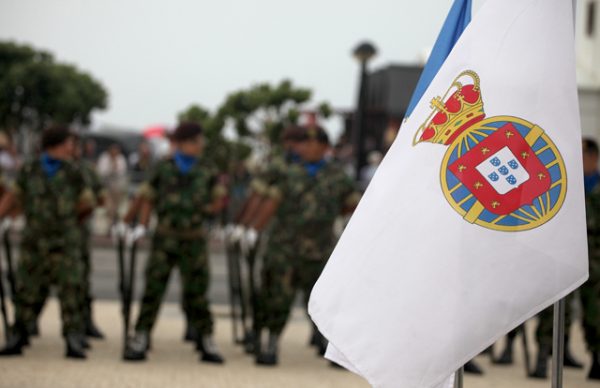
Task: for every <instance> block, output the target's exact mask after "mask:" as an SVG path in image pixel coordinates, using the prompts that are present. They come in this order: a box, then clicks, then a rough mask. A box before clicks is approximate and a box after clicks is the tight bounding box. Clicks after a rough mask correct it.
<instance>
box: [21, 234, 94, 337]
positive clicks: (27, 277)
mask: <svg viewBox="0 0 600 388" xmlns="http://www.w3.org/2000/svg"><path fill="white" fill-rule="evenodd" d="M79 242H80V241H79V239H78V233H76V232H72V233H64V236H63V237H52V238H44V236H27V235H26V236H25V237H24V238H23V242H22V243H21V252H20V260H19V266H18V269H17V295H16V298H15V317H16V319H15V321H16V324H17V325H24V327H26V328H28V327H31V326H32V325H35V321H36V320H37V318H38V313H39V311H38V310H39V303H40V300H41V299H42V298H43V299H45V298H46V297H47V295H48V293H49V289H50V286H51V285H55V286H56V287H57V289H58V298H59V300H60V307H61V317H62V322H63V334H64V335H66V334H71V333H82V332H83V317H82V314H81V294H82V287H83V284H82V283H83V281H82V280H83V278H82V274H83V272H82V265H81V259H80V250H79ZM43 299H42V300H43Z"/></svg>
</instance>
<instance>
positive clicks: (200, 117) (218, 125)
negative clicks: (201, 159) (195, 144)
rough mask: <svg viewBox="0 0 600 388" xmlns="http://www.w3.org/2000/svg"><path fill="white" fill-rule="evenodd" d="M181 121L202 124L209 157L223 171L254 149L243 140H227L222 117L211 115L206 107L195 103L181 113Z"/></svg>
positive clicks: (230, 167)
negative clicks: (224, 134)
mask: <svg viewBox="0 0 600 388" xmlns="http://www.w3.org/2000/svg"><path fill="white" fill-rule="evenodd" d="M178 120H179V122H183V121H188V122H195V123H198V124H200V125H201V126H202V127H203V129H204V135H205V138H206V145H207V147H206V151H205V155H206V157H207V158H209V159H211V160H213V161H214V162H215V163H216V164H217V166H219V168H220V169H221V171H229V170H231V169H232V168H234V167H235V163H236V161H241V160H245V159H246V158H247V157H248V156H249V155H250V153H251V152H252V149H251V148H250V146H248V145H247V144H245V143H244V142H243V141H240V140H237V141H233V140H227V139H226V138H225V137H224V136H223V127H224V125H225V123H224V121H223V120H222V118H221V117H219V116H217V115H215V116H213V115H211V113H210V112H209V111H208V110H207V109H205V108H204V107H202V106H200V105H197V104H193V105H190V106H189V107H188V108H187V109H186V110H184V111H183V112H181V113H179V115H178Z"/></svg>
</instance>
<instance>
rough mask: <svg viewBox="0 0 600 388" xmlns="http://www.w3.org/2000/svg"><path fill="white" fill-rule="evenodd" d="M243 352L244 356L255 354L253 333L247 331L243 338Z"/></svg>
mask: <svg viewBox="0 0 600 388" xmlns="http://www.w3.org/2000/svg"><path fill="white" fill-rule="evenodd" d="M244 352H246V354H255V352H256V335H255V334H254V331H249V332H248V333H246V336H245V337H244Z"/></svg>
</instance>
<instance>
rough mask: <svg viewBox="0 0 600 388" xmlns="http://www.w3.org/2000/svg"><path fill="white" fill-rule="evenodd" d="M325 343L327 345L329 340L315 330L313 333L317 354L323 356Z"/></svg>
mask: <svg viewBox="0 0 600 388" xmlns="http://www.w3.org/2000/svg"><path fill="white" fill-rule="evenodd" d="M327 345H329V341H327V338H325V336H323V334H321V332H320V331H318V330H317V331H316V335H315V347H316V348H317V354H318V355H319V356H321V357H324V356H325V353H326V352H327Z"/></svg>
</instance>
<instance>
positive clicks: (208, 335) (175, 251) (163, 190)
mask: <svg viewBox="0 0 600 388" xmlns="http://www.w3.org/2000/svg"><path fill="white" fill-rule="evenodd" d="M172 140H173V142H174V144H175V147H176V151H175V153H174V155H173V156H172V157H171V158H169V159H166V160H163V161H161V162H159V163H158V164H157V165H156V167H155V168H154V171H153V172H152V173H151V174H150V176H149V179H148V180H147V182H146V183H144V184H143V185H142V187H141V188H140V192H139V193H138V198H139V199H140V201H141V202H140V203H139V204H138V206H139V209H140V215H139V220H140V224H139V225H138V226H137V227H136V228H135V230H133V231H132V232H131V239H132V240H136V239H138V238H140V237H142V236H143V235H145V233H146V227H147V225H148V221H149V219H150V213H151V210H152V209H153V208H154V209H155V211H156V213H157V216H158V225H157V228H156V231H155V233H154V236H153V238H152V250H151V253H150V257H149V259H148V263H147V266H146V272H145V277H146V286H145V290H144V296H143V299H142V305H141V310H140V314H139V317H138V320H137V324H136V327H135V331H136V334H135V336H134V337H133V338H132V339H131V340H130V341H129V343H128V346H127V348H126V350H125V353H124V355H123V357H124V359H126V360H131V361H139V360H144V359H146V352H147V351H148V347H149V341H150V332H151V330H152V328H153V326H154V323H155V321H156V316H157V314H158V311H159V307H160V303H161V300H162V297H163V295H164V292H165V289H166V286H167V281H168V280H169V275H170V273H171V269H172V268H173V266H175V265H176V266H178V267H179V272H180V274H181V277H182V281H183V295H184V299H185V301H184V302H183V303H184V305H185V306H186V310H187V315H188V318H189V320H190V322H191V324H192V325H193V326H194V328H195V330H196V331H197V333H199V335H198V337H199V338H198V340H197V341H198V342H197V349H198V350H199V351H200V353H201V360H202V361H205V362H211V363H223V358H222V357H221V355H220V354H219V352H218V350H217V348H216V346H215V345H214V342H213V340H212V331H213V320H212V316H211V313H210V310H209V304H208V300H207V297H206V293H207V291H208V283H209V275H210V273H209V262H208V251H207V241H206V231H205V230H204V228H203V224H204V222H205V220H206V218H207V217H210V216H212V215H214V214H217V213H218V212H219V211H221V210H222V208H223V197H224V194H225V193H224V189H223V188H222V187H220V186H219V185H218V184H217V181H216V177H217V171H216V169H215V168H214V167H213V166H212V165H211V164H210V163H209V162H208V161H206V160H204V159H202V158H201V154H202V150H203V146H204V139H203V136H202V128H201V127H200V126H199V125H197V124H192V123H182V124H180V125H179V126H178V127H177V129H176V130H175V132H174V134H173V137H172Z"/></svg>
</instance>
